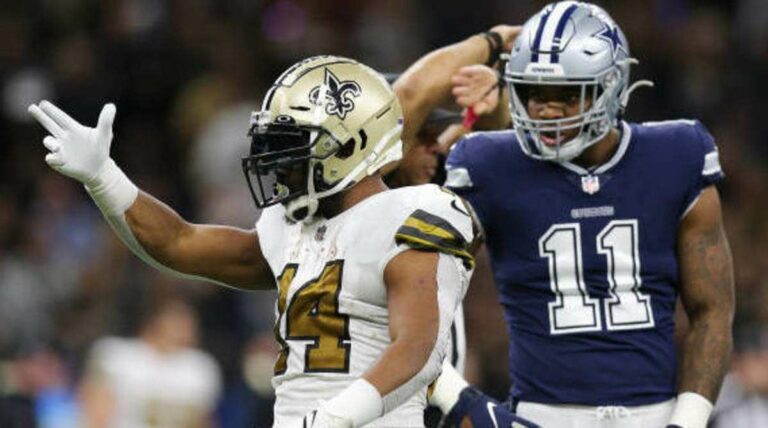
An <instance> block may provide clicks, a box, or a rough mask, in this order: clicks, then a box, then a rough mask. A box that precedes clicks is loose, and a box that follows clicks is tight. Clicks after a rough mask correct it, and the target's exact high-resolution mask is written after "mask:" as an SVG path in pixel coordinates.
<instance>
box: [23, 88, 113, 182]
mask: <svg viewBox="0 0 768 428" xmlns="http://www.w3.org/2000/svg"><path fill="white" fill-rule="evenodd" d="M27 110H28V111H29V113H30V114H32V116H34V117H35V119H37V121H38V122H40V124H41V125H43V127H44V128H45V129H47V130H48V132H50V133H51V135H49V136H47V137H45V138H44V139H43V145H45V147H46V148H47V149H48V150H49V153H48V154H47V155H46V156H45V161H46V162H47V163H48V165H49V166H50V167H51V168H53V169H54V170H56V171H58V172H60V173H62V174H64V175H66V176H68V177H71V178H74V179H75V180H77V181H79V182H81V183H83V184H85V185H86V187H89V188H90V187H95V186H97V185H99V184H100V182H101V181H103V176H104V175H105V169H107V165H109V164H110V163H111V162H108V161H109V160H110V159H109V147H110V145H111V144H112V123H113V122H114V120H115V113H116V111H117V110H116V108H115V105H114V104H111V103H110V104H105V105H104V108H102V109H101V113H100V114H99V122H98V124H97V125H96V127H95V128H89V127H87V126H83V125H81V124H80V123H79V122H78V121H76V120H74V119H72V118H71V117H70V116H69V115H68V114H66V113H64V112H63V111H62V110H61V109H59V108H58V107H56V106H55V105H53V104H51V103H50V102H48V101H42V102H40V105H39V106H37V105H35V104H32V105H30V106H29V108H28V109H27Z"/></svg>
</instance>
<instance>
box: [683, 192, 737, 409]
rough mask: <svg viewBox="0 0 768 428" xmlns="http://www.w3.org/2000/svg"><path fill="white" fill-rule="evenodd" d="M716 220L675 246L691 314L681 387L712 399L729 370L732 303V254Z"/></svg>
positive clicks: (687, 306)
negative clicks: (711, 224) (701, 231)
mask: <svg viewBox="0 0 768 428" xmlns="http://www.w3.org/2000/svg"><path fill="white" fill-rule="evenodd" d="M718 208H719V207H718ZM716 223H717V224H716V225H713V226H714V227H711V228H707V230H705V231H703V233H697V234H696V235H695V236H693V237H691V238H690V239H687V240H685V241H684V242H682V243H681V244H680V248H679V259H680V264H681V280H682V290H681V297H682V300H683V305H684V306H685V309H686V312H687V313H688V317H689V318H690V329H689V331H688V335H687V337H686V340H685V350H684V357H683V361H682V367H681V369H682V370H681V376H680V390H681V391H693V392H696V393H699V394H701V395H703V396H705V397H707V398H708V399H709V400H710V401H712V402H714V401H715V400H716V399H717V395H718V392H719V390H720V385H721V383H722V380H723V377H724V376H725V374H726V372H727V371H728V366H729V361H730V356H731V348H732V346H733V343H732V342H733V340H732V333H731V324H732V321H733V307H734V295H733V294H734V292H733V268H732V262H731V252H730V248H729V246H728V240H727V238H726V235H725V231H724V230H723V227H722V224H721V223H720V222H719V218H718V221H717V222H716Z"/></svg>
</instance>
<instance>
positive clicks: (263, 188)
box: [242, 112, 341, 208]
mask: <svg viewBox="0 0 768 428" xmlns="http://www.w3.org/2000/svg"><path fill="white" fill-rule="evenodd" d="M260 114H261V112H260V113H256V114H255V115H254V116H255V118H254V120H253V121H252V122H255V123H253V124H252V126H251V129H250V131H249V136H250V137H251V151H250V156H247V157H245V158H243V160H242V167H243V173H244V174H245V177H246V180H247V182H248V187H249V189H250V191H251V195H252V196H253V200H254V202H255V203H256V206H257V207H258V208H265V207H268V206H271V205H275V204H278V203H283V204H285V203H288V202H290V201H292V200H294V199H296V198H298V197H299V196H302V195H306V194H307V193H308V192H309V187H310V186H312V185H313V183H312V177H311V176H310V175H311V174H310V163H311V160H312V159H314V158H317V156H314V155H313V154H312V153H313V147H314V146H316V145H317V144H318V143H320V142H322V144H324V145H325V146H326V147H329V148H331V150H327V151H325V153H326V154H325V156H323V158H325V157H327V156H330V155H332V154H333V153H335V151H337V150H338V148H340V147H341V145H340V144H339V143H338V142H337V141H336V140H335V139H334V138H333V137H332V136H331V135H330V134H328V133H327V132H326V131H325V130H323V129H322V128H320V127H313V126H307V125H297V124H295V122H294V121H293V119H292V118H290V117H289V116H278V117H277V118H276V120H275V121H274V122H268V120H269V118H268V117H267V118H266V120H265V119H264V116H263V115H262V116H259V115H260ZM267 116H268V115H267ZM334 146H335V147H336V148H334Z"/></svg>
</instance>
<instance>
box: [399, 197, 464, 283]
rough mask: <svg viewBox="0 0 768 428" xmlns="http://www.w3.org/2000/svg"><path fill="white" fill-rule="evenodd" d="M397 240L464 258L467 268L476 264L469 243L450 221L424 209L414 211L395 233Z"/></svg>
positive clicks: (412, 245) (422, 248)
mask: <svg viewBox="0 0 768 428" xmlns="http://www.w3.org/2000/svg"><path fill="white" fill-rule="evenodd" d="M395 242H397V243H398V244H406V245H409V246H411V247H413V248H415V249H421V250H430V251H439V252H442V253H446V254H451V255H454V256H457V257H461V258H462V259H464V261H465V264H466V265H468V267H467V269H471V267H472V266H473V265H474V258H473V257H472V255H471V254H470V253H469V251H468V249H469V244H468V243H467V241H466V240H465V239H464V237H463V236H462V235H461V233H460V232H459V231H458V230H456V228H454V227H453V226H452V225H451V224H450V223H448V222H447V221H446V220H444V219H443V218H441V217H438V216H436V215H434V214H430V213H428V212H426V211H424V210H416V211H414V212H413V213H412V214H411V215H410V216H409V217H408V218H407V219H406V220H405V222H404V223H403V225H402V226H400V228H399V229H398V230H397V232H396V233H395Z"/></svg>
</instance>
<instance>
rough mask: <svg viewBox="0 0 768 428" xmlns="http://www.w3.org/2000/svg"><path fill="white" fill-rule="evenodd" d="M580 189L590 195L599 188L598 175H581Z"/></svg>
mask: <svg viewBox="0 0 768 428" xmlns="http://www.w3.org/2000/svg"><path fill="white" fill-rule="evenodd" d="M581 190H583V191H584V193H589V194H590V195H592V194H594V193H597V192H598V191H599V190H600V177H598V176H596V175H585V176H583V177H581Z"/></svg>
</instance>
